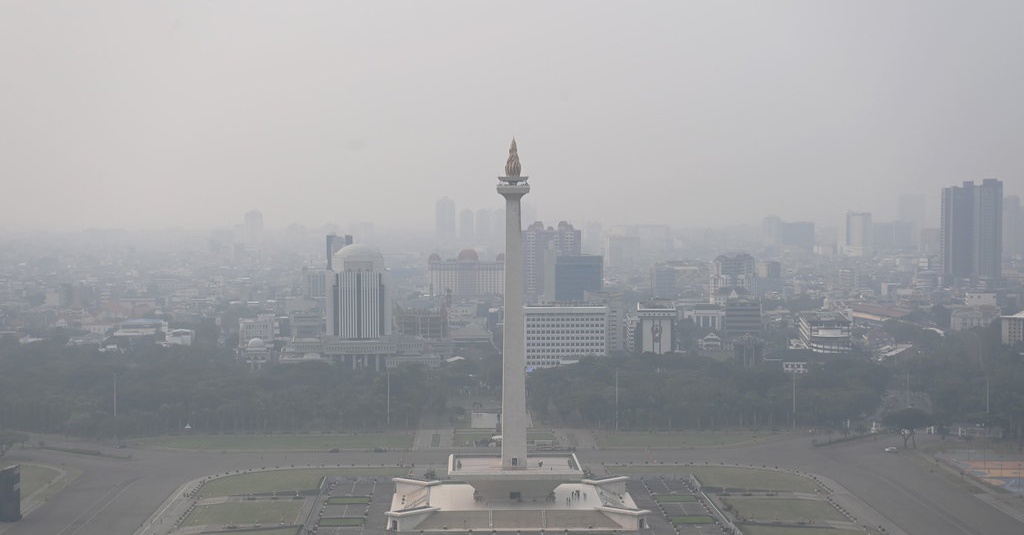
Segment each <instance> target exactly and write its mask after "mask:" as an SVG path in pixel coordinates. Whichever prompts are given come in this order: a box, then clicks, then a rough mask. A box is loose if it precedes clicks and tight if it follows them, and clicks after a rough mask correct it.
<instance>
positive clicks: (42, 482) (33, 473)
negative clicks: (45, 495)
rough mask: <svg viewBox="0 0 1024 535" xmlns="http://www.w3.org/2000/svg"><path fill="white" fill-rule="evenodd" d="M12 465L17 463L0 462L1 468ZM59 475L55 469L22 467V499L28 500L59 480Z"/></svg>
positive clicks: (28, 465) (30, 465) (26, 465)
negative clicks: (52, 482)
mask: <svg viewBox="0 0 1024 535" xmlns="http://www.w3.org/2000/svg"><path fill="white" fill-rule="evenodd" d="M12 464H16V463H5V462H0V468H6V467H8V466H10V465H12ZM59 475H60V472H59V471H58V470H57V469H55V468H50V467H47V466H36V465H32V464H23V465H21V499H22V500H24V499H25V498H28V497H29V496H31V495H32V494H34V493H35V492H37V491H38V490H39V489H41V488H43V487H45V486H46V485H47V484H49V483H50V482H51V481H53V480H55V479H57V476H59Z"/></svg>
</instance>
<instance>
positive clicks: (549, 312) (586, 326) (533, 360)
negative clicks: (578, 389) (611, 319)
mask: <svg viewBox="0 0 1024 535" xmlns="http://www.w3.org/2000/svg"><path fill="white" fill-rule="evenodd" d="M524 311H525V313H526V366H527V367H533V368H551V367H554V366H561V365H562V364H566V363H571V362H576V361H578V360H579V359H581V358H583V357H587V356H596V357H604V356H607V355H608V306H607V305H590V306H528V307H524Z"/></svg>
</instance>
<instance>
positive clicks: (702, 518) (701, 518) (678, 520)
mask: <svg viewBox="0 0 1024 535" xmlns="http://www.w3.org/2000/svg"><path fill="white" fill-rule="evenodd" d="M668 521H669V522H671V523H673V524H714V523H715V519H713V518H711V517H710V516H708V515H674V516H670V517H668Z"/></svg>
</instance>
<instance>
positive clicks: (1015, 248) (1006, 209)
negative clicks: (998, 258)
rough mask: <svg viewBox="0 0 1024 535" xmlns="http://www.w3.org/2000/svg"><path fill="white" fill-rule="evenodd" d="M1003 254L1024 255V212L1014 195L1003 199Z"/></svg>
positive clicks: (1018, 199)
mask: <svg viewBox="0 0 1024 535" xmlns="http://www.w3.org/2000/svg"><path fill="white" fill-rule="evenodd" d="M1003 254H1004V255H1006V256H1021V255H1024V212H1022V210H1021V205H1020V197H1018V196H1016V195H1007V196H1006V197H1003Z"/></svg>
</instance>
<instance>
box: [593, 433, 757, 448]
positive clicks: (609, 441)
mask: <svg viewBox="0 0 1024 535" xmlns="http://www.w3.org/2000/svg"><path fill="white" fill-rule="evenodd" d="M594 437H595V439H596V440H597V445H598V447H601V448H643V447H650V448H689V447H694V448H707V447H712V446H730V445H734V444H741V443H744V442H762V441H765V440H768V439H769V438H771V434H770V433H768V432H764V433H754V432H728V431H723V432H717V431H681V432H654V433H643V432H637V433H632V432H630V433H627V432H619V433H616V432H614V431H600V432H595V433H594Z"/></svg>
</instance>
